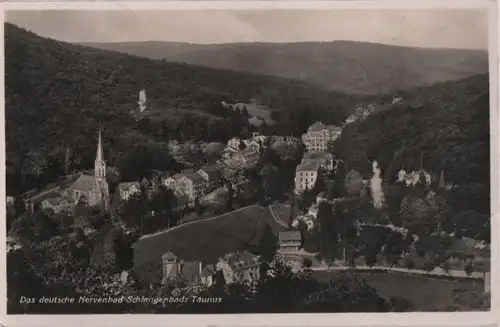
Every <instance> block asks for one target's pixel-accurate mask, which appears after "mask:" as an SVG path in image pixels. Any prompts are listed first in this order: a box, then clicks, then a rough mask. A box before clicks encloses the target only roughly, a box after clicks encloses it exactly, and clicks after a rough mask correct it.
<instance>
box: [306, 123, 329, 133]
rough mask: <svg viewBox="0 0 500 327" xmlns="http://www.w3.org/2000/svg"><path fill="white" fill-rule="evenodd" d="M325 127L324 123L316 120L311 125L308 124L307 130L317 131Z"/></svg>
mask: <svg viewBox="0 0 500 327" xmlns="http://www.w3.org/2000/svg"><path fill="white" fill-rule="evenodd" d="M325 128H326V125H325V124H323V123H322V122H320V121H317V122H315V123H314V124H312V125H311V126H309V129H308V130H309V131H311V132H317V131H321V130H323V129H325Z"/></svg>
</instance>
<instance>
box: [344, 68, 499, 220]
mask: <svg viewBox="0 0 500 327" xmlns="http://www.w3.org/2000/svg"><path fill="white" fill-rule="evenodd" d="M488 89H489V83H488V77H487V76H482V75H480V76H474V77H470V78H468V79H465V80H462V81H459V82H449V83H444V84H441V85H436V86H434V87H428V88H419V89H415V90H413V91H411V92H406V93H405V94H403V99H404V101H402V102H400V103H398V104H396V105H393V106H391V109H390V110H383V111H380V112H377V113H374V114H372V115H371V116H369V118H368V119H365V120H362V121H358V122H356V123H354V124H351V125H349V126H348V127H347V128H346V129H345V130H344V131H343V133H342V135H341V137H340V139H339V140H338V141H337V142H336V144H335V153H336V155H338V156H340V157H342V158H343V159H344V161H345V163H346V166H347V169H348V170H350V169H355V170H357V171H359V172H361V173H362V174H363V175H364V176H365V178H369V177H371V176H372V167H371V162H372V161H373V160H377V161H378V163H379V164H380V167H381V169H382V172H383V175H384V181H385V182H389V183H391V182H394V181H395V179H396V175H397V172H398V171H399V170H400V169H401V168H402V167H403V168H404V169H405V170H406V171H412V170H418V169H420V168H423V169H425V170H427V171H429V172H430V173H432V174H433V175H434V177H439V175H440V173H441V171H443V176H444V179H445V182H446V183H447V184H452V185H454V188H453V191H452V193H454V194H455V195H456V197H455V201H454V203H453V207H454V208H455V209H457V210H474V211H477V212H481V213H483V214H488V213H489V210H490V207H489V206H490V205H489V203H490V196H489V191H490V155H489V153H490V143H489V140H490V134H489V119H490V115H489V91H488Z"/></svg>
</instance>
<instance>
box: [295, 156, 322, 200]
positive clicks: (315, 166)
mask: <svg viewBox="0 0 500 327" xmlns="http://www.w3.org/2000/svg"><path fill="white" fill-rule="evenodd" d="M319 167H320V164H319V162H317V161H306V162H303V163H301V164H300V165H298V166H297V169H296V170H295V192H297V193H301V192H303V191H304V190H306V189H309V190H310V189H312V188H313V187H314V184H315V183H316V179H317V178H318V170H319Z"/></svg>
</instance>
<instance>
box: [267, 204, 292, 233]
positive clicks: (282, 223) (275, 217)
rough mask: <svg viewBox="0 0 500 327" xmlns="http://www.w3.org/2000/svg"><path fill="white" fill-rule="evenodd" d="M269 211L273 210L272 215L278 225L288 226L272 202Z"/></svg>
mask: <svg viewBox="0 0 500 327" xmlns="http://www.w3.org/2000/svg"><path fill="white" fill-rule="evenodd" d="M269 211H271V216H272V217H273V219H274V221H275V222H276V223H277V224H278V225H281V226H282V227H285V228H288V225H287V224H286V223H285V222H284V221H282V220H281V219H280V218H279V217H278V215H277V214H276V212H274V209H273V205H272V204H270V205H269Z"/></svg>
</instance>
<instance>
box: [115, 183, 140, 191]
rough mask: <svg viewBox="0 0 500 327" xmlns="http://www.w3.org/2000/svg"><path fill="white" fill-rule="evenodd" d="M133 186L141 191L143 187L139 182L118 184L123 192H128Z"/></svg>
mask: <svg viewBox="0 0 500 327" xmlns="http://www.w3.org/2000/svg"><path fill="white" fill-rule="evenodd" d="M132 186H135V187H136V188H137V189H140V188H141V186H140V184H139V182H126V183H120V184H118V188H119V189H120V190H122V191H127V190H129V189H130V188H131V187H132Z"/></svg>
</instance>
